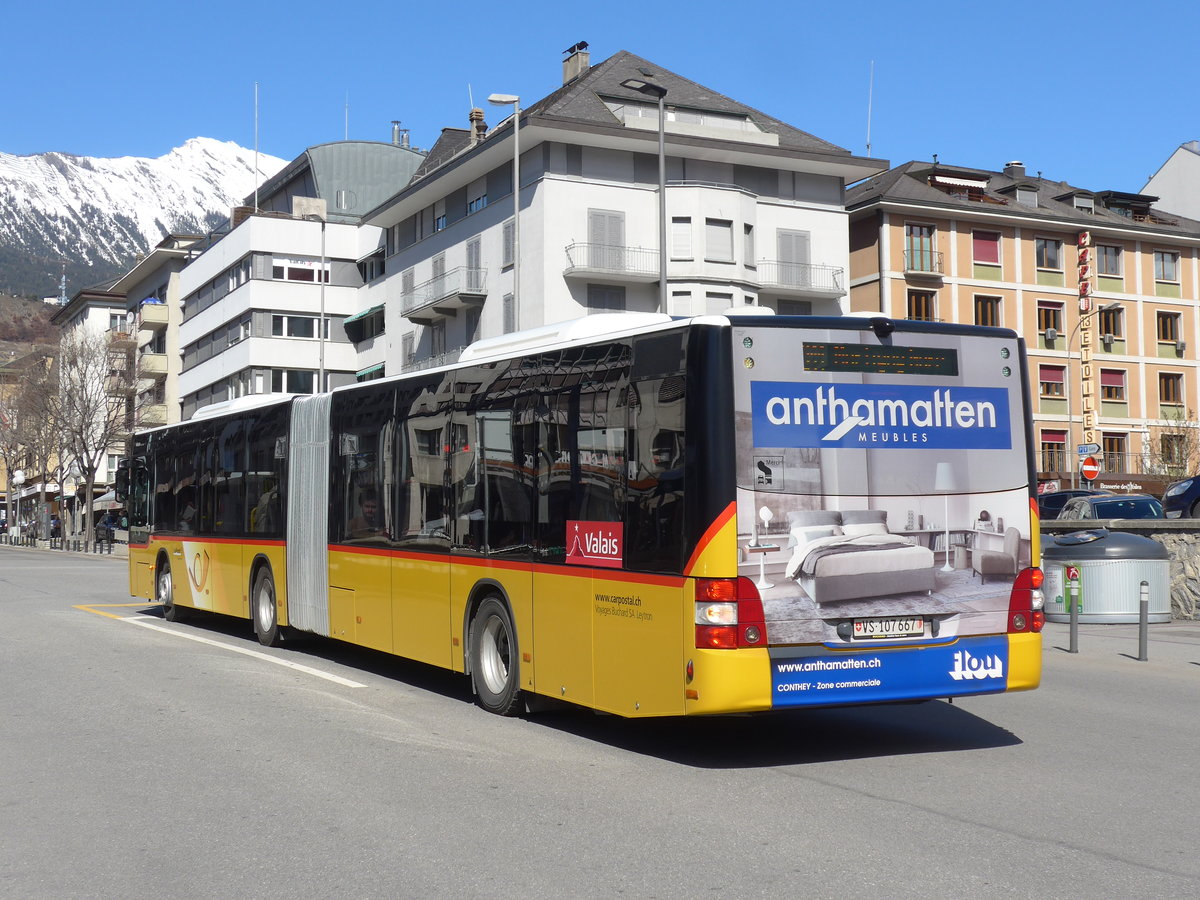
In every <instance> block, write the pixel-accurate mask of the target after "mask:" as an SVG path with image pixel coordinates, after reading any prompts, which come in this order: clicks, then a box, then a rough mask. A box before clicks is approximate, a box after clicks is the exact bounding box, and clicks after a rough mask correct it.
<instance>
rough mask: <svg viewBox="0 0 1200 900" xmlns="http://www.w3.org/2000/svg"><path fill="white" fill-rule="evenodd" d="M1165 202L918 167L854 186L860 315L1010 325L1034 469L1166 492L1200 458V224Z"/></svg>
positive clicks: (1045, 476) (855, 297)
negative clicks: (1029, 401)
mask: <svg viewBox="0 0 1200 900" xmlns="http://www.w3.org/2000/svg"><path fill="white" fill-rule="evenodd" d="M1155 199H1156V198H1154V197H1150V196H1146V195H1141V194H1131V193H1122V192H1118V191H1099V192H1093V191H1089V190H1085V189H1082V188H1077V187H1073V186H1071V185H1069V184H1067V183H1065V182H1055V181H1050V180H1047V179H1044V178H1042V177H1040V173H1039V175H1038V176H1037V177H1034V176H1031V175H1029V174H1028V173H1027V172H1026V171H1025V167H1024V166H1023V165H1022V164H1020V163H1009V164H1008V165H1007V166H1005V167H1004V169H1003V171H988V170H982V169H970V168H964V167H957V166H947V165H944V164H939V163H937V162H936V161H935V162H933V163H926V162H910V163H907V164H905V165H903V166H899V167H897V168H894V169H891V170H889V171H888V172H887V173H885V174H883V175H881V176H877V177H875V178H872V179H870V180H868V181H865V182H862V183H860V184H858V185H855V186H853V187H852V188H851V189H850V190H849V191H848V192H847V207H848V209H849V210H850V217H851V226H850V306H851V309H852V310H853V311H854V312H859V313H879V314H881V315H884V316H888V317H891V318H897V319H927V320H935V321H945V322H958V323H967V324H978V325H997V326H1002V327H1006V328H1012V329H1013V330H1015V331H1017V332H1018V333H1019V334H1021V335H1022V336H1023V337H1024V338H1025V340H1026V344H1027V347H1028V350H1029V379H1030V385H1029V387H1030V392H1031V396H1032V398H1033V410H1034V417H1033V429H1034V439H1035V442H1036V445H1037V447H1038V450H1039V452H1038V456H1037V468H1038V475H1039V479H1040V480H1041V481H1042V482H1044V483H1046V484H1047V485H1048V486H1054V485H1057V486H1060V487H1066V486H1068V485H1069V483H1071V482H1072V481H1078V480H1079V476H1078V471H1079V464H1078V456H1079V454H1078V453H1077V450H1078V448H1079V446H1080V445H1085V446H1086V445H1090V444H1095V445H1098V450H1097V451H1096V452H1095V453H1093V454H1092V455H1095V456H1097V457H1098V458H1099V460H1100V462H1101V465H1102V469H1103V471H1102V474H1101V476H1100V477H1099V478H1098V479H1097V480H1096V482H1095V483H1096V485H1098V486H1101V487H1112V488H1117V487H1121V488H1124V489H1127V490H1134V489H1149V490H1152V491H1158V490H1160V489H1161V487H1162V485H1163V484H1164V483H1165V482H1166V481H1168V480H1170V479H1172V478H1175V477H1178V476H1179V475H1181V474H1185V473H1187V472H1189V471H1194V469H1195V467H1196V466H1197V465H1200V453H1197V448H1198V447H1200V441H1198V440H1197V426H1196V423H1195V411H1196V409H1197V403H1198V398H1200V366H1198V365H1197V348H1198V347H1200V316H1198V315H1197V301H1198V300H1200V222H1195V221H1191V220H1188V219H1185V218H1183V217H1181V216H1178V215H1175V214H1169V213H1165V212H1162V211H1160V210H1158V209H1156V208H1155V207H1154V206H1153V205H1152V204H1153V201H1154V200H1155Z"/></svg>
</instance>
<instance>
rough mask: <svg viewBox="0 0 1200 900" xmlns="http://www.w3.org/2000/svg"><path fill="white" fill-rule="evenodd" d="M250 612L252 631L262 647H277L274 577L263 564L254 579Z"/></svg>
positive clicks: (277, 623) (278, 638) (277, 626)
mask: <svg viewBox="0 0 1200 900" xmlns="http://www.w3.org/2000/svg"><path fill="white" fill-rule="evenodd" d="M251 597H252V598H253V599H252V601H251V611H250V614H251V616H253V618H254V633H255V634H256V635H258V642H259V643H260V644H262V645H263V646H264V647H277V646H279V643H280V633H279V632H280V629H279V618H278V616H276V614H275V579H274V578H272V577H271V570H270V569H268V568H267V567H266V566H264V567H263V568H262V569H260V570H259V572H258V576H257V577H256V578H255V579H254V592H253V594H252V595H251Z"/></svg>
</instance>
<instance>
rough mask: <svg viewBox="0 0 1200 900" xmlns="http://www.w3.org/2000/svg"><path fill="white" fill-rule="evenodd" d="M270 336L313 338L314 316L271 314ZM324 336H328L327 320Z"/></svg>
mask: <svg viewBox="0 0 1200 900" xmlns="http://www.w3.org/2000/svg"><path fill="white" fill-rule="evenodd" d="M271 336H272V337H291V338H315V337H316V336H317V317H316V316H271ZM325 337H326V338H327V339H328V337H329V320H328V319H326V320H325Z"/></svg>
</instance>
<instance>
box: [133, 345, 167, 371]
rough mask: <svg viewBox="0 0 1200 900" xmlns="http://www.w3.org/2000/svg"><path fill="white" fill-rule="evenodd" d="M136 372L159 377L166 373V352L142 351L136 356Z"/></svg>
mask: <svg viewBox="0 0 1200 900" xmlns="http://www.w3.org/2000/svg"><path fill="white" fill-rule="evenodd" d="M138 374H140V375H142V376H144V377H161V376H164V375H166V374H167V354H165V353H150V352H146V351H143V352H142V353H141V355H140V356H139V357H138Z"/></svg>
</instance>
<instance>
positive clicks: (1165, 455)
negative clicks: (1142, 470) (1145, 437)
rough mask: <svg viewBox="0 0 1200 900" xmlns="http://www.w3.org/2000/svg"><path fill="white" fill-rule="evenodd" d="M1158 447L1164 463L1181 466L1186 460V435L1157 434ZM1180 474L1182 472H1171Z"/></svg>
mask: <svg viewBox="0 0 1200 900" xmlns="http://www.w3.org/2000/svg"><path fill="white" fill-rule="evenodd" d="M1159 448H1160V451H1159V452H1160V453H1161V454H1162V461H1163V463H1164V464H1165V465H1168V466H1176V467H1182V466H1183V464H1184V463H1185V462H1186V461H1187V437H1186V436H1185V435H1182V434H1163V435H1160V436H1159ZM1172 474H1182V473H1172Z"/></svg>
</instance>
